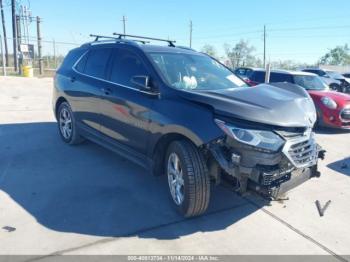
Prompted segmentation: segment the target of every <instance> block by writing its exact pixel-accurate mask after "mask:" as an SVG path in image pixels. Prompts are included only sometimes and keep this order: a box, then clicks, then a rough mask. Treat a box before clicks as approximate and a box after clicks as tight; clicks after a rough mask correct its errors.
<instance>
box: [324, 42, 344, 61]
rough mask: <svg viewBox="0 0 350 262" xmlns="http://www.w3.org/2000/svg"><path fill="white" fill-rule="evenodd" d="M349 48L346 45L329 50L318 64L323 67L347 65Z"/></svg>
mask: <svg viewBox="0 0 350 262" xmlns="http://www.w3.org/2000/svg"><path fill="white" fill-rule="evenodd" d="M349 51H350V49H349V47H348V45H347V44H345V45H344V46H337V47H335V48H333V49H330V50H329V52H328V53H326V54H325V55H324V56H323V57H321V59H320V64H323V65H349V64H350V54H349Z"/></svg>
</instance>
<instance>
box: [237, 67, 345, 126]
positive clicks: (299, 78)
mask: <svg viewBox="0 0 350 262" xmlns="http://www.w3.org/2000/svg"><path fill="white" fill-rule="evenodd" d="M320 71H321V70H320ZM309 72H311V73H309ZM314 72H315V71H314V70H309V69H308V70H303V71H287V70H272V71H271V74H270V83H281V82H286V83H292V84H296V85H298V86H301V87H303V88H304V89H306V90H307V92H308V93H309V95H310V96H311V98H312V99H313V101H314V103H315V107H316V111H317V125H319V126H328V127H336V128H343V129H350V95H348V94H345V93H340V92H335V91H333V90H331V89H330V88H329V86H328V85H327V84H326V83H325V81H324V80H323V79H322V78H321V77H319V76H318V75H317V74H314ZM235 73H236V74H237V75H238V76H240V77H241V78H242V79H243V80H244V81H245V82H246V83H248V84H250V85H257V84H261V83H264V82H265V75H266V71H265V70H264V69H257V68H237V69H236V70H235ZM328 74H329V75H333V74H330V73H329V72H328ZM333 76H334V77H338V76H337V75H336V74H334V75H333Z"/></svg>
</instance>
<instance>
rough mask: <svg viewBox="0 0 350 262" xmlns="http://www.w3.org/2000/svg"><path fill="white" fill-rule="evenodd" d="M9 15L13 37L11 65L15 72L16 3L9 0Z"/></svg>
mask: <svg viewBox="0 0 350 262" xmlns="http://www.w3.org/2000/svg"><path fill="white" fill-rule="evenodd" d="M11 13H12V35H13V64H14V67H15V71H16V72H17V70H18V57H17V49H18V45H17V29H16V1H15V0H11Z"/></svg>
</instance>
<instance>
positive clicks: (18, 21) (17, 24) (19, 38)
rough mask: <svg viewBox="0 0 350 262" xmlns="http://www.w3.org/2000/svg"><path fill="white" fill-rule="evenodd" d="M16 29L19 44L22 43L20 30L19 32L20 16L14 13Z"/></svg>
mask: <svg viewBox="0 0 350 262" xmlns="http://www.w3.org/2000/svg"><path fill="white" fill-rule="evenodd" d="M16 29H17V44H18V46H19V49H20V46H21V44H22V37H21V36H22V32H21V17H20V16H19V15H16Z"/></svg>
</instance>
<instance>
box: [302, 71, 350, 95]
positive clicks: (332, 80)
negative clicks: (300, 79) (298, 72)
mask: <svg viewBox="0 0 350 262" xmlns="http://www.w3.org/2000/svg"><path fill="white" fill-rule="evenodd" d="M302 71H303V72H309V73H313V74H316V75H318V76H319V77H321V79H322V80H323V81H324V82H325V83H326V84H327V85H328V86H329V87H330V88H331V89H332V90H334V91H338V92H343V93H350V79H347V78H345V77H344V76H343V75H341V74H339V73H337V72H335V71H330V70H322V69H319V68H306V69H303V70H302Z"/></svg>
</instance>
